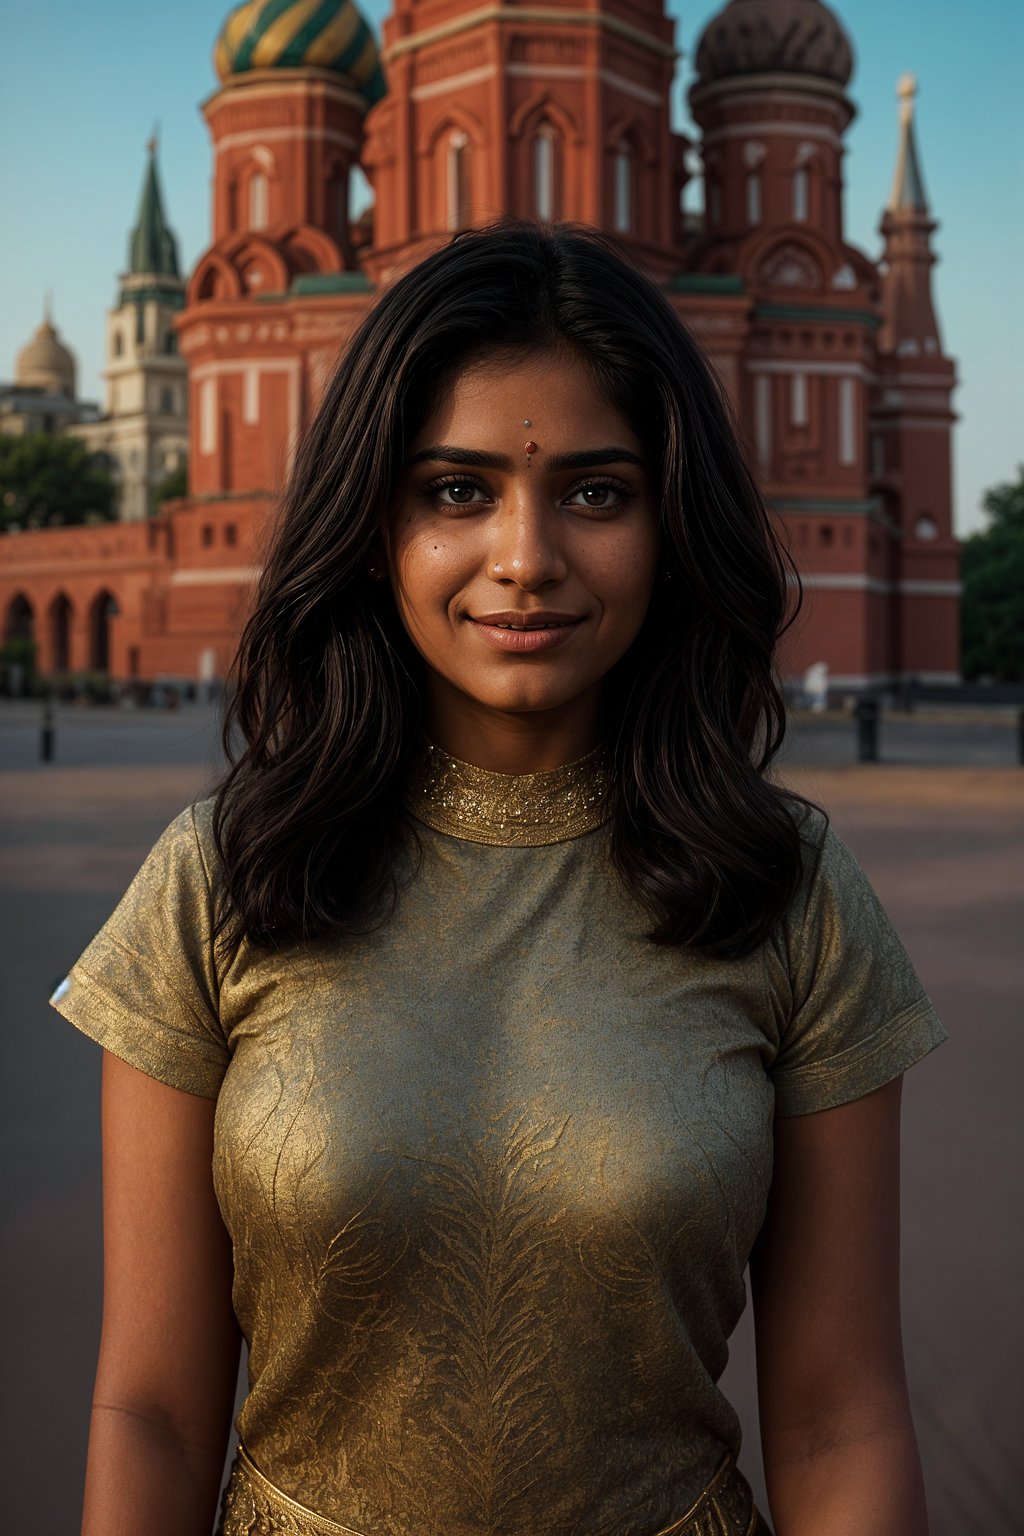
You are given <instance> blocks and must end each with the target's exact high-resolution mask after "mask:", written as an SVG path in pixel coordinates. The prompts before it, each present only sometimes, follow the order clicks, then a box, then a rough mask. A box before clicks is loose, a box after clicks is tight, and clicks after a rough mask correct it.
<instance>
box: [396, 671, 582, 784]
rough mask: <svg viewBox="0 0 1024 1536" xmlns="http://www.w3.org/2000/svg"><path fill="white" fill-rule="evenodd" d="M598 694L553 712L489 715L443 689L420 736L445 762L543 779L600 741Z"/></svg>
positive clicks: (472, 702)
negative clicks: (448, 758) (443, 755)
mask: <svg viewBox="0 0 1024 1536" xmlns="http://www.w3.org/2000/svg"><path fill="white" fill-rule="evenodd" d="M599 706H600V690H599V688H594V689H592V690H590V691H589V692H588V693H587V694H585V695H583V696H582V697H581V698H579V699H573V700H572V702H571V703H570V704H567V705H564V706H562V707H561V708H558V709H546V710H524V711H513V710H500V709H489V708H487V707H485V706H482V705H480V704H478V703H477V702H476V700H474V699H469V698H467V697H466V695H465V694H462V693H458V692H456V690H454V689H451V690H448V689H447V688H446V689H445V690H444V692H443V693H441V692H440V690H438V691H436V692H433V693H432V696H431V697H430V699H429V700H428V707H427V718H426V723H425V730H426V734H427V736H428V737H429V739H430V740H431V741H432V742H434V743H435V745H436V746H439V747H440V748H441V749H442V750H443V751H444V752H447V753H448V754H449V755H450V756H451V757H456V758H458V759H459V760H460V761H461V762H464V763H472V764H473V766H474V767H477V768H486V769H487V770H488V771H489V772H491V773H543V772H544V771H545V770H547V769H549V768H561V767H562V766H563V765H564V764H565V763H574V762H576V761H577V760H578V759H579V758H581V757H585V756H586V754H587V753H588V752H592V751H593V750H594V748H595V747H596V746H597V745H598V743H599V742H600V741H601V736H602V733H601V719H600V707H599Z"/></svg>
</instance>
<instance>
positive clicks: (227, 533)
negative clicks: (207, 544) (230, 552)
mask: <svg viewBox="0 0 1024 1536" xmlns="http://www.w3.org/2000/svg"><path fill="white" fill-rule="evenodd" d="M224 543H225V544H230V545H232V546H234V545H235V544H237V543H238V529H237V528H236V526H235V524H234V523H225V524H224Z"/></svg>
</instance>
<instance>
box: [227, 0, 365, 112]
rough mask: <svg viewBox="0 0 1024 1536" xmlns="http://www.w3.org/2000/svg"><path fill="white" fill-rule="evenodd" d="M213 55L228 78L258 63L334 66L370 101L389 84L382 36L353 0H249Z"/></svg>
mask: <svg viewBox="0 0 1024 1536" xmlns="http://www.w3.org/2000/svg"><path fill="white" fill-rule="evenodd" d="M213 61H214V64H215V65H216V69H217V73H218V75H219V76H220V78H221V79H222V80H226V79H227V78H228V76H229V75H241V74H245V73H247V72H248V71H249V70H252V69H296V68H301V67H302V66H303V65H311V64H312V65H316V66H317V68H319V69H331V70H334V71H335V72H336V73H338V74H340V75H344V76H345V78H346V80H350V81H351V82H352V84H353V85H354V86H355V88H356V90H357V91H358V92H359V94H360V95H361V96H362V97H363V98H364V99H365V101H366V104H367V106H370V107H372V106H373V104H374V102H375V101H379V100H380V98H381V97H382V96H383V95H384V92H385V89H386V86H385V83H384V72H383V70H382V69H381V65H380V58H379V56H378V53H377V43H376V39H375V38H374V35H373V33H372V31H371V30H370V27H369V25H368V24H367V22H366V21H365V19H364V18H363V16H362V15H361V14H360V12H359V11H358V10H357V9H356V7H355V6H354V5H353V4H352V3H351V0H244V3H243V4H242V5H236V7H235V9H234V10H233V11H232V12H231V14H230V16H229V17H228V19H227V21H226V22H225V23H224V26H223V27H222V28H221V33H220V36H219V37H218V39H217V46H216V48H215V49H214V55H213Z"/></svg>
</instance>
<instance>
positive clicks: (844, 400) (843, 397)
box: [839, 377, 858, 465]
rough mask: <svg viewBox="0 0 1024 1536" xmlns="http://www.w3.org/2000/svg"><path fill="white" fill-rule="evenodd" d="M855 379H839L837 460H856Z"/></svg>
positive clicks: (852, 462) (842, 461) (849, 462)
mask: <svg viewBox="0 0 1024 1536" xmlns="http://www.w3.org/2000/svg"><path fill="white" fill-rule="evenodd" d="M857 432H858V425H857V380H856V379H852V378H849V377H846V378H841V379H840V380H839V462H840V464H844V465H845V464H856V462H857Z"/></svg>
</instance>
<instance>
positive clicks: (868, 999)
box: [771, 816, 946, 1116]
mask: <svg viewBox="0 0 1024 1536" xmlns="http://www.w3.org/2000/svg"><path fill="white" fill-rule="evenodd" d="M816 820H817V821H818V834H817V856H816V857H815V854H814V851H813V848H812V849H811V850H810V851H809V853H808V864H809V873H808V875H807V876H806V877H805V879H804V881H803V882H802V885H801V889H800V891H799V893H798V895H797V897H796V898H795V900H794V902H793V904H792V905H791V907H790V910H789V913H788V914H787V917H786V919H785V920H784V922H783V924H782V927H781V933H780V935H779V938H778V940H777V942H776V943H775V944H774V945H773V946H772V949H773V958H774V964H773V965H772V966H771V969H772V971H773V980H774V985H773V988H772V991H773V996H774V1000H775V1011H776V1019H777V1027H778V1031H779V1045H778V1051H777V1054H776V1057H775V1061H774V1065H773V1067H772V1078H773V1081H774V1085H775V1107H776V1113H777V1114H779V1115H783V1116H786V1115H806V1114H810V1113H812V1112H813V1111H815V1110H821V1109H831V1108H833V1107H835V1106H836V1105H838V1104H846V1103H848V1102H849V1101H850V1100H852V1099H859V1098H861V1097H863V1095H864V1094H866V1093H871V1092H872V1091H873V1090H874V1089H876V1088H881V1087H882V1086H883V1084H885V1083H887V1082H890V1081H891V1080H892V1079H893V1078H894V1077H898V1076H899V1075H900V1074H901V1073H902V1072H905V1071H906V1070H907V1068H908V1067H911V1066H913V1065H914V1063H915V1062H917V1061H919V1060H920V1059H921V1057H923V1056H925V1055H927V1053H928V1052H929V1051H930V1050H932V1049H933V1048H934V1047H935V1046H936V1045H939V1044H940V1043H941V1042H942V1041H943V1040H945V1038H946V1032H945V1030H944V1029H943V1027H942V1024H941V1023H940V1022H939V1019H938V1017H937V1015H936V1013H935V1010H934V1008H933V1007H932V1004H931V1001H930V999H929V997H928V995H927V993H926V992H925V990H924V987H923V986H922V985H921V982H920V980H919V978H918V976H917V973H916V971H915V970H914V967H913V965H912V964H911V961H910V957H909V955H908V954H907V952H906V949H905V948H904V947H903V944H902V942H901V940H900V938H899V935H898V934H897V933H896V930H895V928H894V927H893V925H892V922H891V921H890V919H889V916H888V914H887V913H886V911H885V908H884V907H883V906H882V904H881V902H880V901H879V899H878V897H877V896H876V894H875V892H874V889H873V888H872V886H871V883H870V881H869V880H868V878H867V876H866V875H865V873H864V871H863V870H862V869H861V867H860V865H859V864H858V862H857V860H856V859H855V858H854V856H853V854H852V853H851V852H850V849H849V848H848V847H847V846H846V844H845V843H844V842H843V841H842V839H841V838H840V837H838V836H837V835H836V833H835V832H834V831H833V830H832V828H831V826H825V824H824V818H822V817H820V816H816ZM822 828H824V830H823V831H822Z"/></svg>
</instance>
